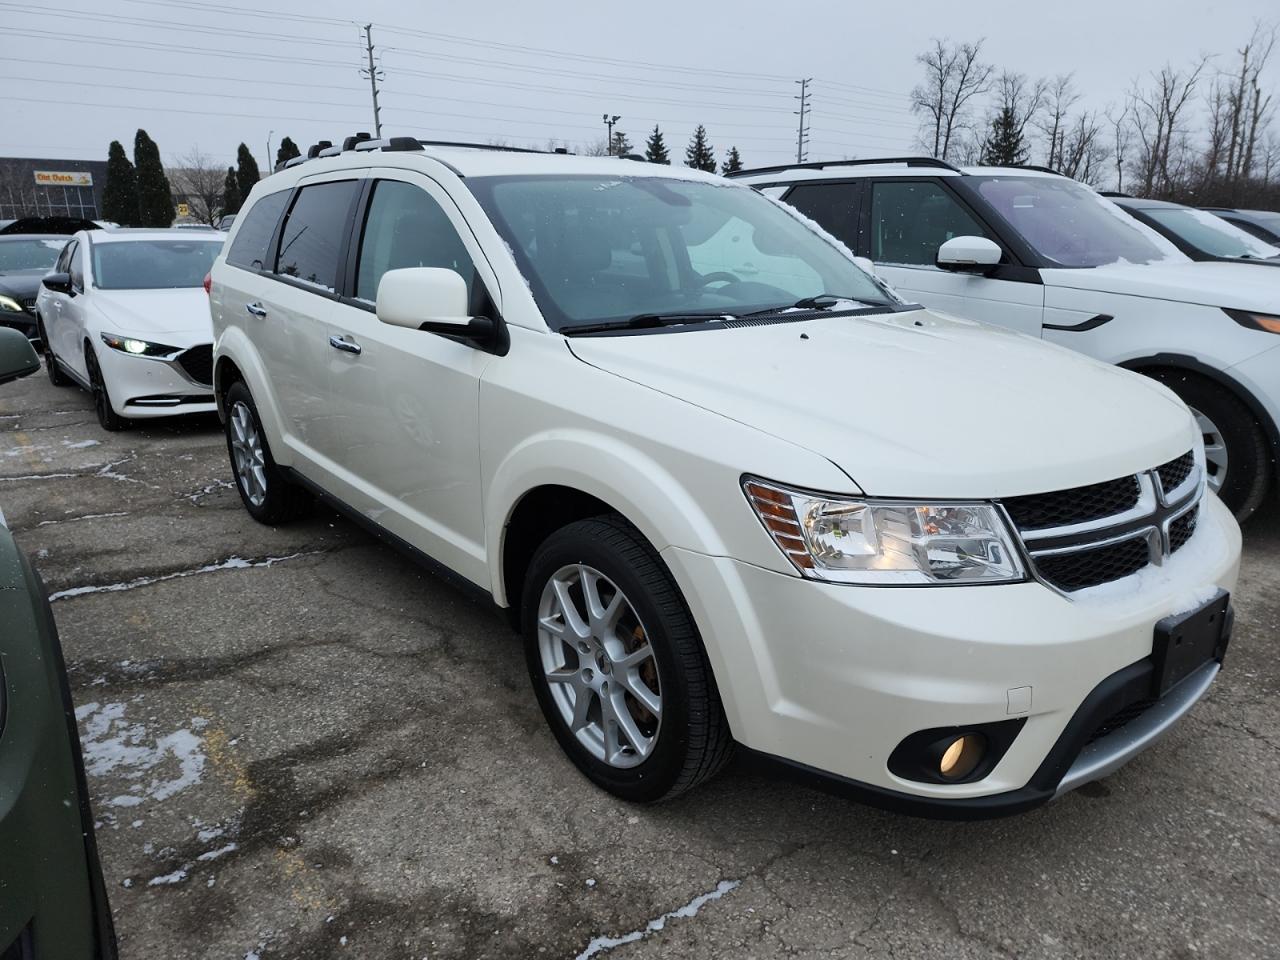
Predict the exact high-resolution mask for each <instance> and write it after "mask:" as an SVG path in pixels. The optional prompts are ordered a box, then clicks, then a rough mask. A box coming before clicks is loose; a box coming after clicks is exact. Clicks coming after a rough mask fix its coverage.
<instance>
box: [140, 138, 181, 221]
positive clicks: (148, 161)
mask: <svg viewBox="0 0 1280 960" xmlns="http://www.w3.org/2000/svg"><path fill="white" fill-rule="evenodd" d="M133 166H134V168H135V169H136V171H137V175H138V213H137V222H138V225H139V226H142V227H168V226H171V225H172V224H173V215H174V209H173V190H172V188H170V186H169V178H168V177H166V176H165V175H164V164H162V163H161V162H160V148H159V147H157V146H156V145H155V141H154V140H152V139H151V138H150V137H149V136H147V131H145V130H139V131H138V134H137V136H136V137H134V140H133Z"/></svg>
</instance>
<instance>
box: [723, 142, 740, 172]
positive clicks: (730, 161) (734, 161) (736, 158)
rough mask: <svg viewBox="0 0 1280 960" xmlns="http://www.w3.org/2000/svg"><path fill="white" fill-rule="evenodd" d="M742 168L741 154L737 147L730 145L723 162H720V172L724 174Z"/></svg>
mask: <svg viewBox="0 0 1280 960" xmlns="http://www.w3.org/2000/svg"><path fill="white" fill-rule="evenodd" d="M741 169H742V156H741V155H740V154H739V153H738V148H737V147H730V148H729V153H728V155H727V156H726V157H725V158H724V163H722V164H720V172H721V173H722V174H725V175H726V176H727V175H728V174H730V173H737V172H738V171H739V170H741Z"/></svg>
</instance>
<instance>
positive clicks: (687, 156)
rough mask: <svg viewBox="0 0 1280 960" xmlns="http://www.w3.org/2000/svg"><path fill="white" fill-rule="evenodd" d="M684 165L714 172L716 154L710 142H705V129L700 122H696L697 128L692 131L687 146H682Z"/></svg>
mask: <svg viewBox="0 0 1280 960" xmlns="http://www.w3.org/2000/svg"><path fill="white" fill-rule="evenodd" d="M684 165H685V166H686V167H693V169H695V170H705V171H707V172H708V173H715V172H716V154H715V151H714V150H713V149H712V148H711V144H710V143H708V142H707V130H706V128H705V127H704V126H703V125H702V124H698V129H696V130H694V131H693V139H692V140H690V141H689V146H687V147H685V148H684Z"/></svg>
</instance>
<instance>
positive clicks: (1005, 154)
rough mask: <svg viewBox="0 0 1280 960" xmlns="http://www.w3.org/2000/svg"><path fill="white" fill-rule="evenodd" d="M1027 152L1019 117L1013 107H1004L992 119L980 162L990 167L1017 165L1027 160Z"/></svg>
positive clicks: (983, 143) (983, 144)
mask: <svg viewBox="0 0 1280 960" xmlns="http://www.w3.org/2000/svg"><path fill="white" fill-rule="evenodd" d="M1027 153H1028V151H1027V144H1026V141H1024V140H1023V138H1022V131H1021V130H1019V129H1018V117H1017V115H1016V114H1015V113H1014V111H1013V109H1012V108H1011V107H1004V108H1003V109H1001V111H1000V112H999V113H997V114H996V115H995V117H994V119H992V121H991V132H990V133H988V134H987V138H986V139H985V140H984V141H983V142H982V155H981V157H980V159H979V162H980V163H981V164H982V165H983V166H988V167H1016V166H1018V165H1019V164H1023V163H1026V162H1027Z"/></svg>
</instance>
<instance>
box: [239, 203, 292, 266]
mask: <svg viewBox="0 0 1280 960" xmlns="http://www.w3.org/2000/svg"><path fill="white" fill-rule="evenodd" d="M288 199H289V191H288V190H281V191H280V192H279V193H270V194H267V196H265V197H263V198H262V199H261V200H259V201H258V202H257V203H255V204H254V205H253V208H252V209H251V210H250V211H249V212H248V213H247V214H246V215H245V218H244V223H242V224H241V225H240V232H239V233H237V234H236V238H235V240H234V242H232V244H231V249H230V250H228V251H227V263H230V264H233V265H234V266H237V267H244V268H245V269H246V270H261V269H263V268H264V267H265V266H266V261H267V255H268V251H267V247H268V246H269V245H270V243H271V235H272V234H273V233H275V230H276V222H277V221H278V220H279V219H280V214H281V213H282V212H284V204H285V201H286V200H288Z"/></svg>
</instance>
